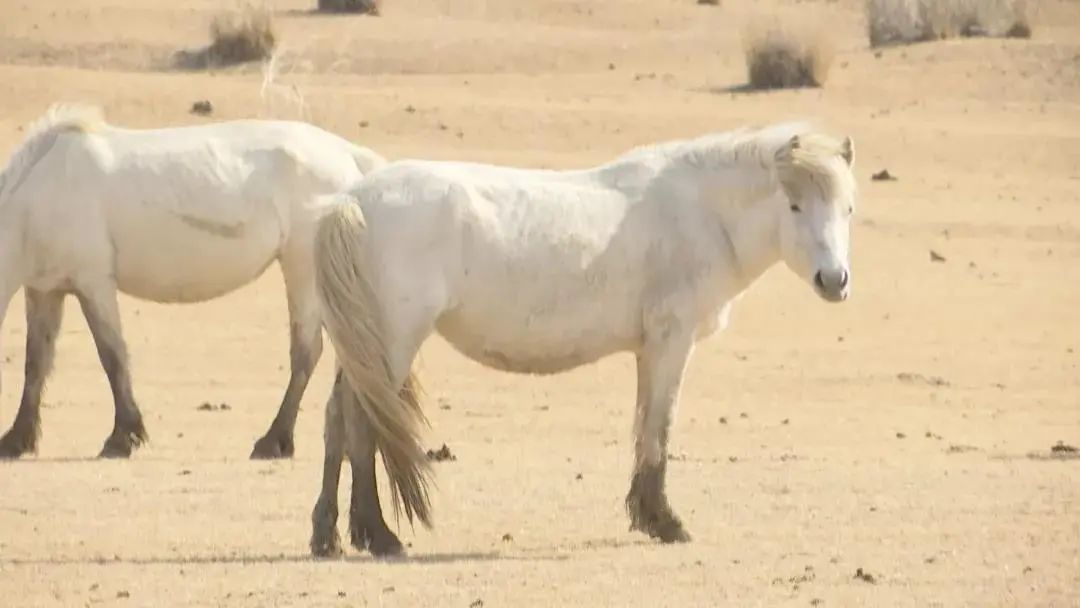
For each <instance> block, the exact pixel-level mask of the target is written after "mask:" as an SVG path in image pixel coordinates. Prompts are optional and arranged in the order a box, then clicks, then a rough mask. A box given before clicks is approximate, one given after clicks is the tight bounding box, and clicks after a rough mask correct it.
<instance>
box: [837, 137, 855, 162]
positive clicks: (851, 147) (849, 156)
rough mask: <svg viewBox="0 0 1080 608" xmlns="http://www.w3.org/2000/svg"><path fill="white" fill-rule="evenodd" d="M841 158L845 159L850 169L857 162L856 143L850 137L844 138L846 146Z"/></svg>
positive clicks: (843, 148) (841, 152) (841, 151)
mask: <svg viewBox="0 0 1080 608" xmlns="http://www.w3.org/2000/svg"><path fill="white" fill-rule="evenodd" d="M840 156H842V157H844V160H846V161H847V164H848V166H849V167H850V166H851V164H852V163H854V162H855V141H854V140H852V139H851V138H850V137H845V138H844V145H843V147H842V148H841V149H840Z"/></svg>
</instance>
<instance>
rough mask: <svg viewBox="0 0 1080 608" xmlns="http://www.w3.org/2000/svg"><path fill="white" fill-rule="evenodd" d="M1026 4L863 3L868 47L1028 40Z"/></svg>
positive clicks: (1003, 0)
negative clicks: (968, 40)
mask: <svg viewBox="0 0 1080 608" xmlns="http://www.w3.org/2000/svg"><path fill="white" fill-rule="evenodd" d="M1030 13H1031V9H1030V5H1029V3H1028V1H1027V0H867V2H866V20H867V26H868V28H869V33H870V46H873V47H878V46H886V45H892V44H905V43H911V42H923V41H927V40H940V39H944V38H958V37H975V36H993V37H1008V38H1030V37H1031V14H1030Z"/></svg>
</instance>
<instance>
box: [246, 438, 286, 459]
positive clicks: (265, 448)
mask: <svg viewBox="0 0 1080 608" xmlns="http://www.w3.org/2000/svg"><path fill="white" fill-rule="evenodd" d="M292 455H293V442H292V438H291V437H289V438H287V439H281V438H278V437H276V436H273V435H266V436H264V437H262V438H260V439H259V440H258V441H256V442H255V447H254V448H253V449H252V450H251V459H252V460H278V459H281V458H292Z"/></svg>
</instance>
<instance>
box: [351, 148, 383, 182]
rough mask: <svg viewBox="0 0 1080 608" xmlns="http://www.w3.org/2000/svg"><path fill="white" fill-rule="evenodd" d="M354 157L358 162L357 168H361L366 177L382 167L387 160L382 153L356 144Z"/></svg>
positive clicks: (353, 152)
mask: <svg viewBox="0 0 1080 608" xmlns="http://www.w3.org/2000/svg"><path fill="white" fill-rule="evenodd" d="M352 157H353V161H354V162H355V163H356V168H357V169H359V170H360V173H362V174H363V175H364V177H367V175H368V173H371V172H372V171H374V170H376V169H378V168H379V167H382V166H383V165H385V164H386V162H387V161H386V159H385V158H383V156H382V155H381V154H379V153H378V152H376V151H374V150H372V149H371V148H365V147H364V146H357V145H354V146H353V151H352Z"/></svg>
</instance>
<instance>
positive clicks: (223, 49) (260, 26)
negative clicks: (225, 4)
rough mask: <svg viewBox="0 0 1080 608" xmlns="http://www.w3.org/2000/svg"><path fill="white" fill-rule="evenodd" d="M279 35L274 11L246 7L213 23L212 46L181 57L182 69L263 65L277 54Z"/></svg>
mask: <svg viewBox="0 0 1080 608" xmlns="http://www.w3.org/2000/svg"><path fill="white" fill-rule="evenodd" d="M276 46H277V34H276V33H275V30H274V17H273V14H272V13H271V12H270V9H268V8H266V7H256V6H254V5H251V4H248V5H245V6H244V7H243V8H242V9H241V10H239V11H237V12H235V13H229V14H226V15H221V16H218V17H215V18H214V20H213V21H212V22H211V23H210V45H209V46H207V47H205V48H202V49H198V50H195V51H181V52H180V53H178V54H177V58H176V59H177V61H176V62H177V65H179V66H180V67H185V68H191V69H201V68H208V67H220V66H229V65H236V64H239V63H247V62H250V61H263V60H265V59H269V58H270V57H271V56H272V55H273V54H274V48H275V47H276Z"/></svg>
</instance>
